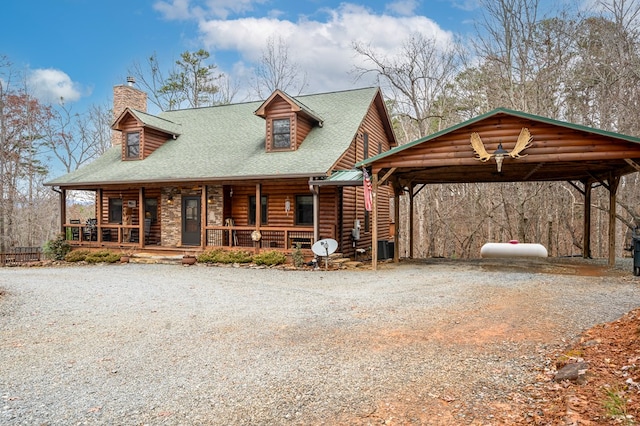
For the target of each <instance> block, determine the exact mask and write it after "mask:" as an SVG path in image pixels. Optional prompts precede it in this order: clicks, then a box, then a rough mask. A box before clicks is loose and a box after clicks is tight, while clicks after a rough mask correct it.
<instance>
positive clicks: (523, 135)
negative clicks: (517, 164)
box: [471, 127, 533, 173]
mask: <svg viewBox="0 0 640 426" xmlns="http://www.w3.org/2000/svg"><path fill="white" fill-rule="evenodd" d="M531 142H533V137H532V136H531V133H529V129H527V128H526V127H523V128H522V130H521V131H520V135H519V136H518V140H517V141H516V146H515V147H513V149H512V150H511V152H508V151H506V150H505V149H503V148H502V142H500V143H499V144H498V148H497V149H496V150H495V151H494V152H493V154H489V153H488V152H487V150H486V149H485V147H484V143H482V139H480V135H479V134H478V133H476V132H473V133H471V147H472V148H473V150H474V151H475V152H476V154H478V158H477V159H478V160H480V161H482V162H483V163H484V162H486V161H488V160H490V159H491V157H494V158H495V159H496V165H497V167H498V173H500V172H501V171H502V161H503V160H504V157H505V156H506V155H508V156H509V157H511V158H514V159H518V158H521V157H524V156H525V155H526V154H525V155H520V153H521V152H522V151H524V150H525V149H527V148H529V146H530V145H531Z"/></svg>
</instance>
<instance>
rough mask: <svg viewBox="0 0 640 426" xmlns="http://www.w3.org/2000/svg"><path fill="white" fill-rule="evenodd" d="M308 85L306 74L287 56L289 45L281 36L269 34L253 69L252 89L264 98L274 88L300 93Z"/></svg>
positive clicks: (259, 96)
mask: <svg viewBox="0 0 640 426" xmlns="http://www.w3.org/2000/svg"><path fill="white" fill-rule="evenodd" d="M307 86H308V81H307V74H306V73H304V72H303V71H302V70H301V69H300V66H299V65H298V64H297V63H296V62H294V61H292V60H291V58H290V57H289V46H288V45H287V43H286V42H285V40H284V39H283V38H282V37H277V38H276V37H274V36H270V37H268V38H267V42H266V46H265V48H264V49H263V50H262V56H261V58H260V63H259V64H258V66H257V67H256V69H255V79H254V91H255V94H256V95H257V96H258V98H260V99H264V98H266V97H267V96H269V95H270V94H271V93H273V92H274V91H275V90H276V89H278V90H282V91H283V92H287V93H290V94H292V95H294V96H295V95H299V94H301V93H302V92H303V91H304V90H305V89H306V88H307Z"/></svg>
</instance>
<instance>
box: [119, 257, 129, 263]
mask: <svg viewBox="0 0 640 426" xmlns="http://www.w3.org/2000/svg"><path fill="white" fill-rule="evenodd" d="M120 263H129V256H120Z"/></svg>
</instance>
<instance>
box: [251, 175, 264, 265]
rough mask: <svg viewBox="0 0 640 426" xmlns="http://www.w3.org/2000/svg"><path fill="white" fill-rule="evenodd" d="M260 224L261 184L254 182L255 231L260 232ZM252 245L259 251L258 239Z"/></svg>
mask: <svg viewBox="0 0 640 426" xmlns="http://www.w3.org/2000/svg"><path fill="white" fill-rule="evenodd" d="M261 224H262V185H261V184H259V183H256V231H258V232H260V225H261ZM253 247H254V250H255V251H256V253H257V252H258V251H259V247H260V241H254V242H253Z"/></svg>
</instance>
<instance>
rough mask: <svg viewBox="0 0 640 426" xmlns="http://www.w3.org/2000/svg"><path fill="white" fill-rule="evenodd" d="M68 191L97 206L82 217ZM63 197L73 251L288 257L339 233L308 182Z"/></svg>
mask: <svg viewBox="0 0 640 426" xmlns="http://www.w3.org/2000/svg"><path fill="white" fill-rule="evenodd" d="M71 191H82V192H83V193H85V194H91V197H90V198H93V205H92V206H89V207H87V208H85V209H84V210H85V211H84V213H82V214H79V213H78V209H76V208H72V206H71V204H72V201H73V193H72V192H71ZM58 192H59V193H60V211H61V212H62V213H61V214H62V220H61V232H62V233H63V234H64V235H65V238H66V240H67V241H68V242H69V243H70V244H71V246H72V247H74V248H91V249H95V248H105V249H114V250H115V249H117V250H121V251H128V252H134V251H142V250H144V251H151V252H153V251H158V252H167V251H175V252H189V253H194V252H195V253H198V252H203V251H206V250H209V249H214V248H224V249H230V250H235V249H245V250H253V251H255V252H259V251H261V250H279V251H283V252H286V253H290V252H291V251H293V250H295V249H297V248H299V249H301V250H303V251H306V254H309V255H310V254H311V253H312V252H311V246H312V244H313V243H314V242H315V241H316V240H317V239H319V235H322V236H323V237H324V238H335V236H336V234H337V222H333V223H332V222H331V221H320V215H319V214H318V212H319V210H320V208H319V205H320V202H321V197H320V193H319V191H318V190H317V188H316V190H315V191H312V190H311V188H310V187H309V183H308V178H305V179H304V180H303V179H299V180H298V181H297V182H291V181H290V182H287V183H284V182H281V183H274V182H268V183H260V182H246V183H244V182H219V183H218V182H216V183H183V184H177V185H176V184H170V185H148V186H140V187H139V188H131V187H124V186H118V185H114V186H103V187H100V188H91V187H82V188H79V187H77V188H62V189H60V190H58ZM256 200H261V201H260V203H256ZM84 202H85V203H86V204H89V203H88V202H86V201H84ZM322 202H324V204H325V205H326V206H328V207H331V206H334V205H335V202H336V200H335V194H334V191H324V194H323V196H322ZM257 206H258V207H257ZM87 211H88V212H87ZM333 218H334V219H335V215H334V216H333ZM325 235H326V237H325Z"/></svg>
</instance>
